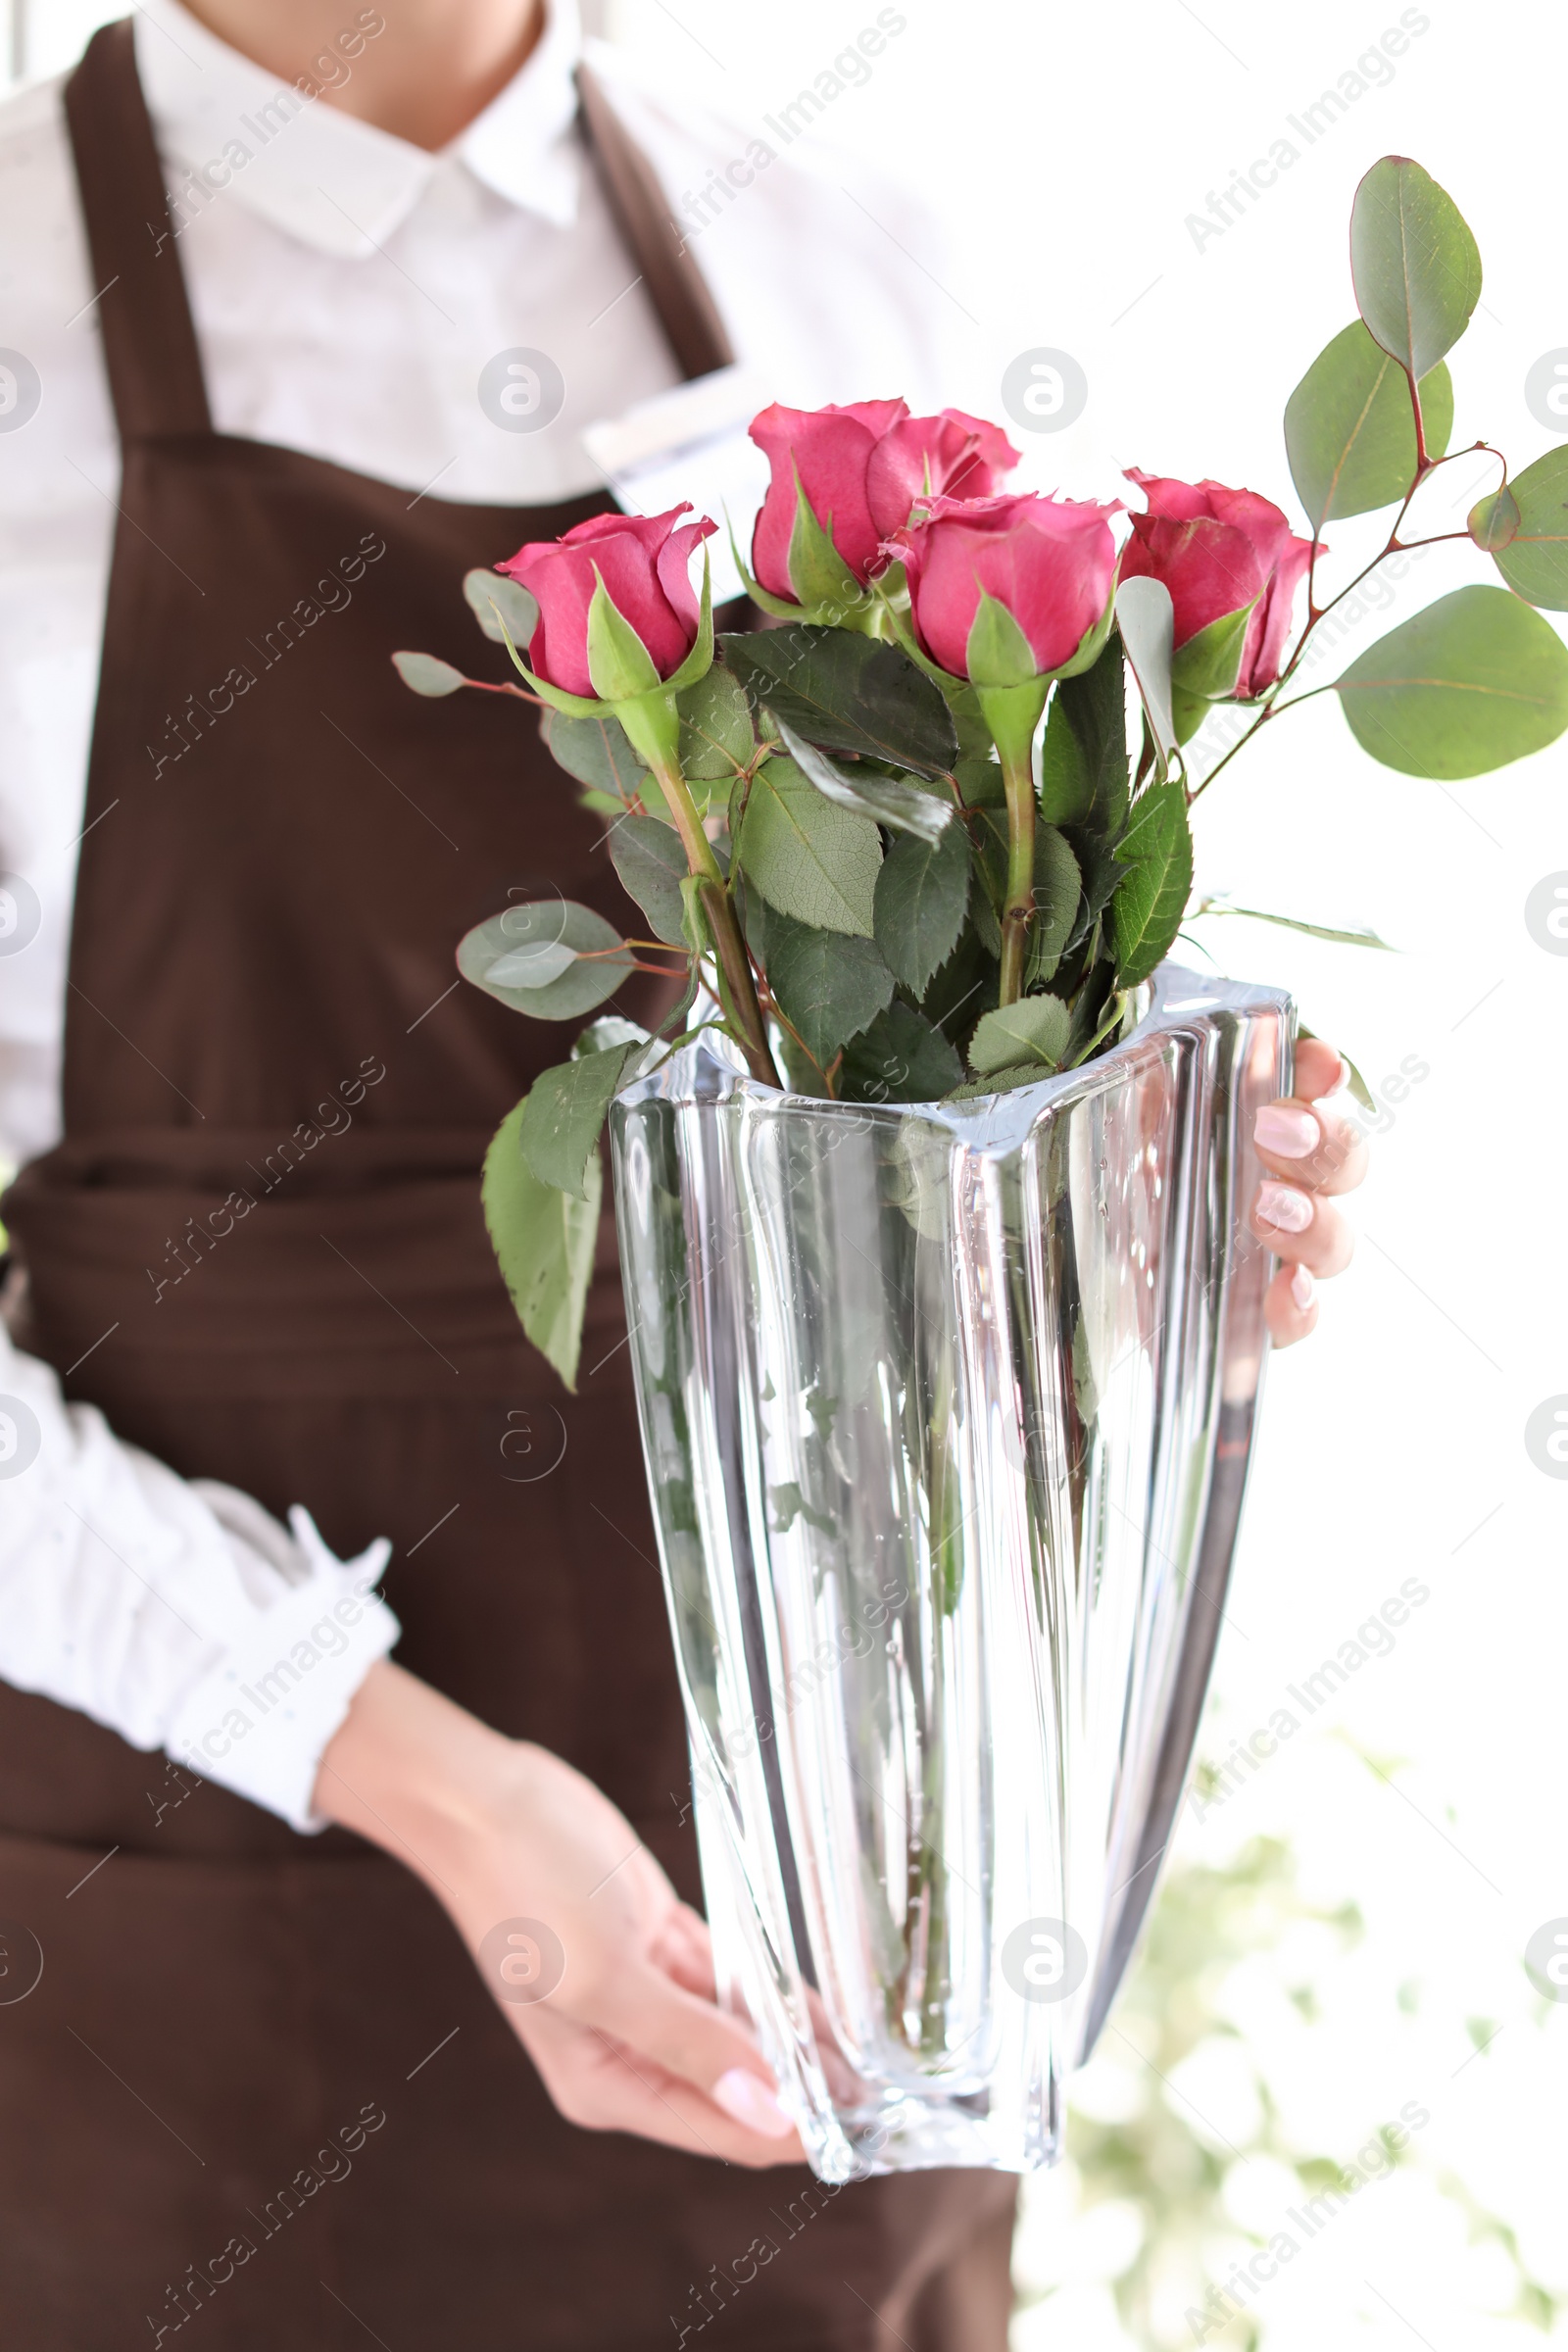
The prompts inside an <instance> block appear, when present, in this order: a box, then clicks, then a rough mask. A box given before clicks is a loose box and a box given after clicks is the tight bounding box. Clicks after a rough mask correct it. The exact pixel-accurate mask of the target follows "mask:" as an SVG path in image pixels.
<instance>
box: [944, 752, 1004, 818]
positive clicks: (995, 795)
mask: <svg viewBox="0 0 1568 2352" xmlns="http://www.w3.org/2000/svg"><path fill="white" fill-rule="evenodd" d="M953 773H954V780H955V782H956V784H957V787H958V797H959V799H960V800H961V801H962V803H963V805H964V807H965V808H966V809H1004V808H1005V807H1006V802H1007V788H1006V785H1005V783H1004V782H1003V779H1002V764H1001V761H1000V760H993V759H992V758H991V756H990V754H989V753H977V752H961V753H960V754H959V756H958V764H957V766H956V768H955V769H954V771H953Z"/></svg>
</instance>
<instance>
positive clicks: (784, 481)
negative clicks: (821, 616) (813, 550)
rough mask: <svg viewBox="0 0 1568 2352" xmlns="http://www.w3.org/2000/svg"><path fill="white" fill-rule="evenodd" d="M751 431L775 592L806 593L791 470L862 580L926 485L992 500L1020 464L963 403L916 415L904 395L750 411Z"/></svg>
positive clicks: (998, 433)
mask: <svg viewBox="0 0 1568 2352" xmlns="http://www.w3.org/2000/svg"><path fill="white" fill-rule="evenodd" d="M751 432H752V439H753V440H754V441H755V442H756V443H757V446H758V448H759V449H760V450H761V451H763V453H764V454H765V456H766V458H767V460H768V463H769V465H770V466H771V467H772V479H771V480H770V482H769V483H768V487H767V496H766V498H765V499H764V500H763V501H762V507H761V512H760V514H759V515H758V517H757V528H756V530H755V532H754V533H753V537H752V568H753V570H754V571H755V572H756V574H757V577H758V579H759V581H760V583H761V585H762V586H763V587H764V588H765V589H767V590H768V592H769V594H770V595H773V596H781V597H789V598H792V599H794V600H795V601H796V602H797V603H800V602H806V601H809V599H805V598H803V597H802V595H801V592H800V590H799V588H798V587H797V586H796V584H795V583H794V582H793V581H792V580H791V578H790V568H789V557H790V535H791V533H792V532H793V530H794V528H795V512H796V506H795V476H796V472H797V470H798V471H799V473H800V479H801V486H802V488H803V489H804V490H805V492H806V503H807V505H808V506H809V508H810V510H811V513H812V514H813V515H815V517H816V519H817V521H818V522H819V523H820V524H821V525H822V528H823V529H824V530H827V531H831V533H832V538H833V544H834V546H835V548H836V549H837V550H838V553H839V555H840V557H841V558H842V559H843V561H844V563H845V564H847V565H848V567H849V569H850V570H851V571H852V572H853V573H854V574H855V577H856V578H857V579H858V580H859V581H862V582H863V581H864V580H866V579H868V578H869V576H870V574H871V573H872V571H874V570H877V569H879V568H880V564H881V562H884V561H886V557H885V551H884V549H883V545H882V543H883V541H884V540H886V539H887V538H888V537H889V536H890V535H891V533H892V532H894V531H896V530H897V529H898V528H899V527H900V525H901V524H903V523H906V522H907V521H908V519H909V510H910V508H911V507H912V506H913V504H914V502H915V500H916V499H917V498H918V497H920V496H921V495H922V493H923V492H924V490H925V487H926V479H927V474H928V473H929V476H930V485H931V489H932V491H933V493H936V494H941V493H943V492H947V493H949V494H952V495H956V496H959V497H963V498H989V497H990V496H991V494H992V493H993V491H995V490H996V488H997V487H998V484H999V483H1000V482H1001V480H1002V479H1003V477H1004V475H1005V474H1006V473H1008V472H1010V470H1011V468H1012V467H1013V466H1016V465H1017V463H1018V452H1017V451H1016V450H1015V449H1013V448H1012V447H1011V446H1010V444H1009V443H1008V441H1007V438H1006V435H1005V433H1004V432H1003V431H1002V430H1001V428H1000V427H999V426H997V425H994V424H987V423H986V422H985V421H984V419H983V418H981V417H966V416H965V415H964V414H963V412H962V410H961V409H944V410H943V412H942V414H941V416H940V417H911V416H910V415H909V412H908V409H907V406H906V405H905V403H904V402H903V401H902V400H862V401H856V402H854V403H853V404H852V405H851V406H850V407H848V408H843V409H837V408H826V409H783V408H780V407H779V406H778V405H777V403H776V402H775V404H774V406H773V407H772V408H770V409H764V410H763V411H762V413H761V415H760V417H754V418H753V419H752V427H751Z"/></svg>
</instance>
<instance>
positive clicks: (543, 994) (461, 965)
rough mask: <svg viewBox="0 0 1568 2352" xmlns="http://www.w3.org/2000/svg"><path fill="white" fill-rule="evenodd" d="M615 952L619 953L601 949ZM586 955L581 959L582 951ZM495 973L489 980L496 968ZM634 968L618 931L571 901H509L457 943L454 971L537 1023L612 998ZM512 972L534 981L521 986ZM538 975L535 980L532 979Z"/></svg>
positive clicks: (568, 1015) (559, 1018) (558, 1018)
mask: <svg viewBox="0 0 1568 2352" xmlns="http://www.w3.org/2000/svg"><path fill="white" fill-rule="evenodd" d="M607 949H610V950H619V953H618V954H609V955H607V954H605V953H604V951H605V950H607ZM584 956H591V957H592V958H593V960H592V961H591V962H585V961H584V960H583V957H584ZM498 964H499V965H500V966H501V976H500V977H499V978H492V977H491V975H492V973H493V972H494V970H495V967H496V966H497V965H498ZM631 968H632V957H631V956H630V954H629V953H628V952H627V950H626V949H625V948H624V947H622V945H621V938H620V933H619V932H618V931H616V930H615V929H614V927H613V925H612V924H610V923H607V922H606V920H605V918H604V916H603V915H602V914H595V913H594V911H593V909H592V907H579V906H578V905H577V903H576V902H575V900H573V899H544V900H538V901H535V902H534V903H533V904H532V905H530V906H526V907H508V908H507V910H506V912H505V913H504V914H493V915H491V916H490V917H489V919H488V921H486V922H482V923H476V924H475V926H474V928H473V929H472V930H471V931H470V932H468V933H467V934H466V937H465V938H464V939H463V940H462V941H461V942H460V944H459V947H458V969H459V971H460V972H461V973H462V974H463V977H464V978H465V980H471V981H472V982H473V984H474V986H475V987H476V988H482V989H483V990H484V991H485V992H486V994H487V995H488V996H492V997H496V998H498V999H499V1000H500V1002H501V1003H502V1004H503V1005H511V1006H512V1009H513V1010H514V1012H527V1013H531V1014H532V1015H533V1017H534V1019H535V1020H540V1021H569V1020H573V1019H575V1017H576V1016H577V1014H579V1013H583V1012H592V1011H593V1009H594V1006H595V1005H603V1003H604V1002H605V1000H606V998H607V997H613V995H614V993H615V991H616V989H617V988H619V986H620V984H621V982H622V981H623V980H624V979H625V977H626V974H627V973H628V972H629V971H630V970H631ZM515 974H521V975H523V976H525V977H527V978H531V979H533V982H534V984H533V985H532V986H519V985H518V983H517V979H516V978H515V977H513V975H515ZM535 975H538V977H535Z"/></svg>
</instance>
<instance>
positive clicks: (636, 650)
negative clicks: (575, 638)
mask: <svg viewBox="0 0 1568 2352" xmlns="http://www.w3.org/2000/svg"><path fill="white" fill-rule="evenodd" d="M588 675H589V677H590V678H592V680H593V686H594V692H595V694H597V695H599V696H600V697H601V698H602V700H603V701H605V702H607V703H624V702H632V701H634V700H635V699H636V698H637V697H638V696H640V695H645V694H656V693H657V692H658V691H659V687H660V685H661V682H662V681H661V679H660V675H659V667H658V664H657V663H656V662H655V660H654V657H653V655H652V654H651V653H650V652H649V651H648V648H647V646H646V645H644V643H643V641H642V639H641V638H640V637H639V636H638V634H637V632H636V630H635V629H634V628H633V627H632V625H631V622H630V621H629V620H628V619H627V618H626V615H625V614H624V613H622V612H621V610H620V608H619V606H618V605H617V604H616V603H615V601H614V599H613V596H612V595H611V593H610V590H609V589H608V588H607V587H606V586H605V583H604V581H603V580H602V579H601V578H600V576H599V566H598V564H595V565H594V592H593V595H592V596H591V597H590V598H589V600H588Z"/></svg>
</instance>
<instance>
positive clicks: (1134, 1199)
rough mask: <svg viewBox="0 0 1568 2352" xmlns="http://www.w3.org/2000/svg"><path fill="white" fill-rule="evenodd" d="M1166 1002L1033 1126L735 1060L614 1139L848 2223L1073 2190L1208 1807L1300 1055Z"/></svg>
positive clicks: (733, 1710) (659, 1502) (1283, 1005)
mask: <svg viewBox="0 0 1568 2352" xmlns="http://www.w3.org/2000/svg"><path fill="white" fill-rule="evenodd" d="M1149 996H1150V1002H1149V1005H1148V1009H1147V1011H1146V1012H1145V1015H1144V1017H1143V1019H1142V1020H1141V1021H1140V1023H1139V1025H1138V1027H1137V1028H1136V1030H1135V1031H1134V1032H1133V1033H1132V1034H1131V1035H1130V1036H1129V1037H1128V1038H1127V1039H1125V1040H1124V1042H1123V1043H1122V1044H1121V1045H1119V1046H1118V1047H1117V1048H1116V1049H1115V1050H1114V1051H1113V1052H1111V1053H1109V1054H1105V1055H1104V1056H1103V1058H1102V1059H1100V1060H1097V1061H1093V1062H1091V1063H1089V1064H1088V1065H1087V1066H1086V1067H1084V1068H1082V1069H1078V1070H1073V1071H1069V1072H1066V1073H1064V1074H1063V1075H1061V1076H1059V1077H1055V1078H1048V1079H1045V1080H1043V1081H1042V1082H1041V1084H1040V1085H1038V1086H1035V1087H1030V1088H1028V1089H1026V1090H1024V1091H1022V1092H1019V1093H1016V1094H1009V1095H1004V1096H994V1097H989V1098H986V1099H985V1100H981V1101H974V1102H969V1103H954V1104H950V1105H944V1104H940V1103H938V1104H930V1103H926V1104H919V1105H905V1104H888V1105H874V1106H868V1105H865V1104H852V1103H824V1102H815V1101H811V1100H809V1099H807V1098H804V1097H800V1096H792V1095H781V1094H778V1093H775V1092H774V1091H773V1090H772V1089H770V1088H767V1087H764V1086H760V1085H759V1084H758V1083H757V1082H756V1081H755V1080H753V1079H751V1078H750V1077H749V1076H748V1075H747V1074H746V1072H745V1070H744V1068H743V1066H742V1065H741V1063H740V1061H739V1057H738V1056H737V1055H735V1054H733V1053H732V1052H731V1050H730V1048H729V1047H728V1045H727V1044H726V1043H725V1042H724V1041H723V1040H721V1039H719V1040H715V1039H712V1038H711V1037H709V1036H707V1035H698V1036H696V1037H694V1038H693V1039H692V1040H690V1041H689V1042H688V1043H686V1044H685V1045H683V1046H682V1047H681V1048H680V1049H679V1050H678V1051H677V1052H676V1053H675V1054H673V1055H672V1056H671V1057H670V1058H669V1059H668V1060H667V1061H666V1062H665V1063H664V1065H663V1067H662V1069H660V1070H659V1071H657V1072H656V1073H655V1074H654V1075H653V1076H651V1077H649V1078H646V1079H642V1080H639V1081H637V1082H635V1083H634V1084H632V1085H631V1086H630V1087H628V1088H627V1089H626V1091H625V1092H624V1093H623V1094H622V1095H621V1096H620V1097H619V1098H618V1100H617V1101H616V1103H615V1104H614V1105H613V1111H612V1118H611V1133H612V1148H613V1163H614V1174H615V1196H616V1205H617V1213H618V1219H619V1228H620V1249H621V1264H622V1270H623V1275H624V1280H625V1288H626V1300H627V1310H628V1315H629V1319H630V1328H631V1348H632V1354H633V1359H634V1362H635V1366H636V1376H637V1392H638V1398H639V1403H640V1409H641V1416H642V1432H643V1443H644V1449H645V1452H646V1456H647V1464H648V1474H649V1482H650V1486H651V1488H652V1492H653V1501H654V1513H655V1518H656V1521H657V1524H658V1530H659V1541H660V1547H661V1553H662V1563H663V1572H664V1579H665V1584H666V1588H667V1592H668V1598H669V1609H670V1619H671V1624H672V1627H673V1632H674V1641H675V1650H676V1656H677V1660H678V1663H679V1670H680V1676H681V1682H682V1688H683V1691H684V1696H685V1703H686V1710H687V1719H688V1727H689V1731H690V1736H691V1747H692V1771H693V1787H694V1793H695V1809H696V1820H697V1828H698V1836H699V1840H700V1846H701V1853H702V1864H703V1881H704V1887H705V1891H706V1897H707V1903H708V1910H709V1918H710V1922H711V1929H712V1934H713V1938H714V1944H715V1949H716V1953H717V1958H718V1967H719V1972H720V1982H721V1986H722V1988H723V1993H724V1997H726V1998H727V1999H728V2000H730V2001H731V2002H733V2003H734V2004H735V2005H737V2006H738V2007H740V2008H742V2009H744V2011H745V2012H746V2013H747V2014H748V2015H749V2016H750V2017H751V2019H752V2020H753V2022H754V2023H755V2026H756V2029H757V2032H758V2034H759V2036H760V2041H761V2045H762V2048H763V2050H764V2051H765V2053H766V2055H767V2057H768V2059H769V2061H770V2063H771V2064H772V2066H773V2067H774V2069H775V2070H776V2072H777V2075H778V2078H779V2081H780V2082H781V2084H782V2085H783V2095H784V2098H785V2100H786V2103H787V2104H788V2105H789V2107H790V2108H791V2110H792V2112H793V2113H794V2115H795V2116H796V2119H797V2121H798V2123H799V2126H800V2130H801V2135H802V2138H803V2140H804V2142H805V2144H806V2147H807V2150H808V2152H809V2156H810V2160H811V2163H812V2166H813V2168H814V2169H815V2170H816V2172H817V2173H818V2174H819V2175H820V2176H821V2178H823V2179H824V2180H835V2181H837V2180H849V2179H852V2178H855V2177H858V2176H860V2175H863V2174H865V2173H870V2172H886V2171H904V2170H908V2169H912V2168H914V2167H918V2166H924V2165H988V2166H994V2167H998V2168H1000V2169H1002V2170H1005V2171H1011V2172H1026V2171H1031V2170H1033V2169H1034V2168H1036V2167H1037V2166H1040V2165H1042V2164H1048V2163H1050V2162H1052V2161H1053V2160H1054V2157H1055V2155H1056V2154H1057V2153H1058V2150H1059V2145H1060V2135H1061V2129H1062V2108H1063V2092H1064V2088H1065V2083H1066V2079H1067V2076H1068V2073H1069V2071H1070V2069H1071V2068H1072V2067H1073V2066H1074V2065H1075V2064H1077V2063H1078V2062H1079V2061H1080V2060H1081V2058H1082V2057H1083V2056H1084V2055H1085V2054H1086V2053H1087V2051H1088V2050H1089V2048H1090V2047H1091V2046H1092V2044H1093V2042H1094V2040H1095V2037H1096V2035H1097V2034H1098V2032H1099V2030H1100V2026H1101V2024H1102V2022H1103V2018H1104V2014H1105V2011H1106V2009H1107V2007H1108V2005H1109V2003H1110V2001H1111V1999H1112V1997H1113V1995H1114V1993H1115V1990H1116V1986H1117V1985H1118V1983H1119V1982H1120V1979H1121V1975H1122V1972H1123V1970H1124V1969H1125V1967H1126V1964H1127V1960H1128V1956H1129V1954H1130V1952H1131V1949H1132V1946H1133V1944H1134V1942H1135V1940H1136V1938H1137V1936H1138V1933H1139V1928H1140V1925H1141V1922H1142V1920H1143V1918H1144V1915H1145V1912H1146V1910H1147V1908H1148V1905H1149V1901H1150V1897H1151V1894H1152V1887H1153V1883H1154V1879H1155V1875H1156V1873H1157V1870H1158V1867H1159V1861H1160V1857H1161V1855H1162V1853H1163V1851H1164V1848H1165V1845H1166V1843H1167V1842H1168V1840H1169V1838H1170V1835H1171V1830H1172V1826H1173V1823H1174V1819H1175V1813H1176V1808H1177V1805H1178V1803H1179V1801H1180V1798H1181V1794H1182V1790H1183V1788H1184V1786H1185V1781H1186V1775H1187V1770H1188V1766H1189V1762H1190V1758H1191V1752H1192V1745H1193V1739H1194V1734H1195V1731H1196V1728H1197V1723H1198V1718H1199V1713H1200V1709H1201V1705H1202V1700H1203V1694H1204V1690H1205V1687H1206V1684H1207V1680H1208V1671H1209V1663H1210V1660H1211V1657H1212V1654H1213V1649H1214V1642H1215V1636H1216V1633H1217V1630H1218V1627H1219V1622H1220V1607H1221V1602H1222V1600H1223V1596H1224V1591H1225V1584H1226V1578H1227V1575H1228V1572H1229V1567H1230V1559H1231V1553H1232V1549H1233V1546H1234V1544H1235V1538H1236V1529H1237V1521H1238V1515H1239V1512H1240V1508H1241V1501H1242V1491H1243V1487H1244V1484H1245V1481H1246V1475H1247V1465H1248V1457H1249V1454H1250V1447H1251V1440H1252V1430H1253V1424H1254V1418H1255V1413H1256V1407H1257V1397H1258V1387H1259V1380H1260V1375H1261V1371H1262V1361H1263V1354H1264V1327H1263V1293H1264V1289H1265V1287H1266V1284H1267V1281H1268V1276H1269V1271H1270V1260H1269V1257H1268V1254H1267V1252H1266V1250H1264V1249H1263V1248H1262V1247H1261V1246H1260V1245H1259V1244H1257V1243H1256V1242H1255V1241H1254V1240H1253V1239H1252V1238H1251V1236H1250V1231H1249V1227H1248V1223H1247V1210H1248V1205H1249V1202H1250V1198H1251V1195H1252V1192H1253V1190H1254V1188H1255V1185H1256V1183H1257V1180H1258V1178H1259V1176H1260V1174H1261V1172H1262V1171H1261V1169H1260V1167H1259V1164H1258V1162H1257V1160H1256V1157H1255V1155H1254V1152H1253V1147H1252V1116H1253V1112H1254V1111H1255V1109H1256V1108H1257V1106H1258V1105H1259V1104H1260V1103H1264V1102H1266V1101H1268V1100H1269V1099H1270V1098H1271V1097H1272V1096H1274V1095H1276V1094H1280V1093H1284V1092H1287V1091H1288V1089H1289V1079H1290V1066H1291V1055H1292V1043H1293V1034H1294V1014H1293V1007H1292V1005H1291V1004H1290V1001H1289V999H1288V998H1287V997H1285V996H1284V995H1282V994H1280V993H1278V992H1277V991H1273V990H1266V989H1257V988H1244V987H1240V986H1237V985H1234V984H1232V983H1229V982H1225V981H1219V980H1211V979H1203V978H1200V977H1198V976H1196V975H1194V974H1192V973H1190V972H1186V971H1182V970H1179V969H1177V968H1176V967H1174V966H1171V965H1166V966H1163V967H1162V968H1161V970H1160V971H1159V972H1158V973H1157V974H1156V975H1155V978H1154V981H1153V983H1152V988H1151V990H1150V992H1149Z"/></svg>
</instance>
